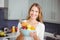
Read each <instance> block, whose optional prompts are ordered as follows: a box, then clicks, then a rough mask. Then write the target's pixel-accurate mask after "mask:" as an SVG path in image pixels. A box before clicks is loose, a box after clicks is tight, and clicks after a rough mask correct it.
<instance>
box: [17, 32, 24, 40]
mask: <svg viewBox="0 0 60 40" xmlns="http://www.w3.org/2000/svg"><path fill="white" fill-rule="evenodd" d="M16 40H24V36H23V34H22V32H20V35H19V36H18V37H17V39H16Z"/></svg>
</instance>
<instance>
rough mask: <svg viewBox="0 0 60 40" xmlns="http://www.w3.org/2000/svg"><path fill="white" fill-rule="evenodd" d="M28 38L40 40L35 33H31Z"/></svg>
mask: <svg viewBox="0 0 60 40" xmlns="http://www.w3.org/2000/svg"><path fill="white" fill-rule="evenodd" d="M30 36H31V37H33V38H34V40H40V39H39V37H38V36H37V33H36V32H31V33H30Z"/></svg>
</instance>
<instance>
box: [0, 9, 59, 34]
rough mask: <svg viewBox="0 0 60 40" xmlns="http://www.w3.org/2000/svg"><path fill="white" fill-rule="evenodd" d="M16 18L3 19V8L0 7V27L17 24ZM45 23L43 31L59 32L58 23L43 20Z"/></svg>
mask: <svg viewBox="0 0 60 40" xmlns="http://www.w3.org/2000/svg"><path fill="white" fill-rule="evenodd" d="M18 22H19V21H18V20H5V19H4V8H0V29H2V28H4V27H6V26H7V27H9V28H11V26H12V25H15V26H17V25H18ZM44 24H45V31H46V32H50V33H56V34H60V24H55V23H49V22H44Z"/></svg>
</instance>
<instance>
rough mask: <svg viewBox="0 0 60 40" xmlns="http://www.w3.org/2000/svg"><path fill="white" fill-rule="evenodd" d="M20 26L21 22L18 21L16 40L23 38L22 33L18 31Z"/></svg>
mask: <svg viewBox="0 0 60 40" xmlns="http://www.w3.org/2000/svg"><path fill="white" fill-rule="evenodd" d="M20 28H21V23H18V31H17V33H18V36H17V38H16V40H23V39H24V37H23V34H22V33H21V31H20Z"/></svg>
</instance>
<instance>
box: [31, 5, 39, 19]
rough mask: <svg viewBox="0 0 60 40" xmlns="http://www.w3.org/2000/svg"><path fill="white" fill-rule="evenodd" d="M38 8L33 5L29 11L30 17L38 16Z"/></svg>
mask: <svg viewBox="0 0 60 40" xmlns="http://www.w3.org/2000/svg"><path fill="white" fill-rule="evenodd" d="M38 13H39V10H38V8H37V7H36V6H33V7H32V8H31V11H30V18H32V19H36V18H37V17H38Z"/></svg>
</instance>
